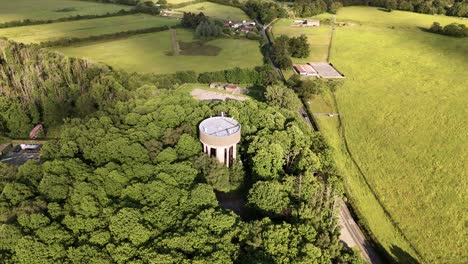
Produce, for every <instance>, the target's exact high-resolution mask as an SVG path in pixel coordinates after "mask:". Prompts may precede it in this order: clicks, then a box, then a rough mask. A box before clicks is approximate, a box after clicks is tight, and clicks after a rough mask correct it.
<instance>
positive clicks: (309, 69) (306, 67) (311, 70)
mask: <svg viewBox="0 0 468 264" xmlns="http://www.w3.org/2000/svg"><path fill="white" fill-rule="evenodd" d="M294 67H295V68H296V69H297V70H298V71H299V72H307V73H317V71H315V70H314V68H312V66H310V65H308V64H294Z"/></svg>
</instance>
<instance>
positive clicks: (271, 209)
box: [248, 181, 290, 215]
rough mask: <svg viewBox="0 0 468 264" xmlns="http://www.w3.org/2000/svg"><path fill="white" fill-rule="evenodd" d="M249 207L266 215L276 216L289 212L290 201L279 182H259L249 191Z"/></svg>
mask: <svg viewBox="0 0 468 264" xmlns="http://www.w3.org/2000/svg"><path fill="white" fill-rule="evenodd" d="M248 201H249V205H250V206H252V207H254V208H257V209H259V210H261V211H263V212H265V213H266V214H271V215H276V214H282V213H284V212H285V211H287V209H288V206H289V203H290V200H289V196H288V193H287V192H286V190H285V189H284V186H283V185H282V184H281V183H279V182H277V181H259V182H256V183H255V184H254V185H253V186H252V188H251V189H250V190H249V196H248Z"/></svg>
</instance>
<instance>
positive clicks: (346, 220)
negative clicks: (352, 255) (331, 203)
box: [338, 201, 383, 264]
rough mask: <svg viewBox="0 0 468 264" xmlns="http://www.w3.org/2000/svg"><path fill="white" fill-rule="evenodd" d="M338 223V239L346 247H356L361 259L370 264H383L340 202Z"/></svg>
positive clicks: (346, 208) (343, 204) (344, 205)
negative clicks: (339, 228) (339, 231)
mask: <svg viewBox="0 0 468 264" xmlns="http://www.w3.org/2000/svg"><path fill="white" fill-rule="evenodd" d="M338 220H339V223H340V226H341V227H342V229H341V235H340V239H341V241H343V242H344V243H345V244H346V245H347V246H348V247H357V248H359V251H360V252H361V255H362V257H363V258H364V259H365V260H366V261H368V262H370V263H372V264H383V262H382V260H381V259H380V257H379V255H378V254H377V252H376V251H375V249H374V248H373V247H372V246H371V244H370V243H369V241H367V239H366V237H365V236H364V234H363V233H362V231H361V229H360V228H359V226H358V225H357V224H356V222H355V221H354V219H353V217H352V215H351V213H350V212H349V209H348V207H347V206H346V204H345V203H344V202H343V201H340V216H339V219H338Z"/></svg>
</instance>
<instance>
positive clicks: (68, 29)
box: [0, 14, 180, 43]
mask: <svg viewBox="0 0 468 264" xmlns="http://www.w3.org/2000/svg"><path fill="white" fill-rule="evenodd" d="M179 23H180V21H179V20H177V19H171V18H164V17H156V16H150V15H145V14H135V15H126V16H117V17H107V18H98V19H86V20H78V21H70V22H60V23H52V24H44V25H35V26H26V27H13V28H5V29H0V36H2V37H7V38H9V39H12V40H14V41H17V42H23V43H39V42H43V41H51V40H57V39H61V38H83V37H88V36H98V35H103V34H110V33H115V32H120V31H127V30H135V29H144V28H150V27H160V26H173V25H176V24H179Z"/></svg>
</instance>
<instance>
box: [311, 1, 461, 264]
mask: <svg viewBox="0 0 468 264" xmlns="http://www.w3.org/2000/svg"><path fill="white" fill-rule="evenodd" d="M337 19H338V20H339V21H354V22H357V23H356V24H357V25H355V26H349V27H341V28H337V29H336V31H335V35H334V40H333V47H332V53H331V62H332V63H333V64H334V65H335V66H336V67H337V68H338V69H339V70H340V71H341V72H343V73H344V74H345V75H346V77H347V78H346V79H345V82H344V85H343V86H342V87H341V88H340V89H339V90H338V91H337V92H336V99H337V106H338V110H339V113H340V116H341V118H342V125H343V128H344V136H345V137H346V139H347V142H348V146H349V149H350V151H351V153H352V155H353V157H354V159H355V160H356V161H357V163H358V164H359V166H360V167H361V169H362V171H363V173H364V177H365V178H366V179H367V181H368V182H369V184H370V186H371V188H372V189H373V190H374V191H375V193H376V194H377V196H378V198H379V200H380V201H381V202H382V203H383V205H384V207H385V208H386V210H387V211H388V212H389V214H390V216H391V218H392V219H393V220H394V222H395V223H396V224H397V225H398V227H399V228H401V230H402V231H403V233H404V235H406V237H407V238H408V240H409V243H411V244H412V245H413V246H414V248H415V249H416V250H417V251H419V253H420V254H421V255H422V259H420V261H422V262H426V263H468V251H467V250H466V248H467V247H466V245H467V244H468V237H467V236H466V220H467V212H468V201H467V197H468V175H467V172H468V163H467V162H466V161H467V160H468V141H467V140H466V135H467V134H466V131H467V130H468V123H467V122H466V121H467V119H466V116H467V114H468V111H467V107H466V105H467V98H468V86H467V83H468V75H467V74H466V70H467V69H468V55H467V54H468V40H466V39H457V38H451V37H446V36H441V35H435V34H431V33H427V32H423V31H421V30H420V29H419V28H418V27H428V26H430V25H431V24H432V22H433V21H439V22H441V23H442V24H443V25H444V24H447V23H450V22H459V23H465V24H466V20H461V19H457V18H450V17H443V16H430V15H421V14H415V13H407V12H398V11H393V12H391V13H386V12H382V11H379V10H377V9H376V8H365V7H347V8H343V9H340V11H339V12H338V15H337ZM310 106H311V108H312V111H313V112H323V111H327V110H328V111H336V109H335V108H334V106H333V100H332V97H331V95H330V94H325V95H324V97H323V98H322V97H318V98H317V99H316V100H314V101H313V102H311V105H310ZM316 119H317V121H318V123H319V127H320V129H321V131H322V133H323V135H324V136H325V137H326V139H327V141H328V142H329V143H330V145H331V146H332V147H333V148H334V156H335V161H336V162H337V165H338V169H339V171H340V173H341V174H343V175H344V178H345V182H346V185H347V189H348V194H349V196H350V198H351V200H352V202H353V203H354V205H355V207H356V208H357V209H358V212H359V214H360V216H361V217H362V219H361V220H362V222H363V223H365V225H367V226H368V227H369V228H370V229H371V231H372V233H373V234H374V236H375V237H376V238H377V240H378V241H379V242H380V243H381V244H382V246H383V247H384V248H385V249H386V250H387V251H388V252H391V253H392V254H394V255H395V257H396V258H397V259H398V258H401V257H402V256H401V255H402V254H401V253H398V252H401V250H402V251H404V252H406V253H409V254H410V255H412V256H413V257H415V258H416V254H415V253H414V251H413V250H412V249H411V248H410V246H409V244H408V243H407V242H406V241H405V239H404V238H403V237H402V236H401V235H400V234H399V232H398V231H397V230H396V229H395V228H394V227H393V224H392V222H391V221H390V219H389V218H387V217H386V215H385V214H384V212H383V209H382V207H380V205H379V203H378V202H377V200H376V199H375V198H374V197H373V196H372V195H371V192H370V190H369V189H368V187H367V186H366V183H365V181H364V178H363V177H362V175H361V174H360V173H359V171H358V170H357V169H356V167H355V166H354V164H353V163H352V161H351V159H350V157H349V156H348V155H347V154H346V151H345V148H344V144H343V139H342V137H341V136H342V135H343V134H340V133H339V131H340V129H339V123H338V119H337V118H329V117H326V116H325V117H323V116H321V117H316ZM341 132H343V131H341ZM400 249H401V250H400ZM400 261H401V259H400Z"/></svg>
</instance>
